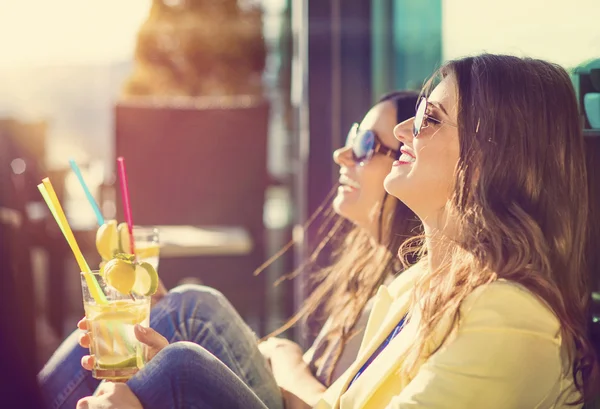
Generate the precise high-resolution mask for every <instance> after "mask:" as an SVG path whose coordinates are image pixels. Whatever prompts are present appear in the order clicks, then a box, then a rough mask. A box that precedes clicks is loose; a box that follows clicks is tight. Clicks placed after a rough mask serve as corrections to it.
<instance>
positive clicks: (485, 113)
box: [404, 54, 598, 399]
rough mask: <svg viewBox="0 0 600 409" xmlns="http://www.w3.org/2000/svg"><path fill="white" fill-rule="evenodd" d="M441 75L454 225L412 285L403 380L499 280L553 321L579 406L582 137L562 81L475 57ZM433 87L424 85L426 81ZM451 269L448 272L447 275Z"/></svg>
mask: <svg viewBox="0 0 600 409" xmlns="http://www.w3.org/2000/svg"><path fill="white" fill-rule="evenodd" d="M439 74H440V75H441V76H442V77H446V76H453V77H454V79H455V80H456V84H457V91H458V132H459V141H460V142H459V144H460V154H459V161H458V164H457V168H456V173H455V177H456V179H455V187H454V195H453V197H452V199H451V200H450V202H449V204H448V208H449V211H450V212H451V213H452V216H453V217H454V218H455V220H456V221H457V227H458V230H457V237H456V238H453V239H454V242H455V246H454V248H453V257H452V261H451V263H450V265H446V266H443V267H442V268H440V269H438V270H435V271H431V272H428V273H427V274H426V275H427V276H426V277H425V278H424V279H423V280H422V281H420V283H419V284H418V285H417V287H416V291H415V295H414V297H415V299H419V305H420V307H417V308H419V309H420V311H421V313H422V323H421V328H420V331H419V335H418V337H417V339H416V340H415V348H414V350H413V351H412V352H411V353H410V355H411V357H410V359H408V360H407V366H406V367H405V368H404V370H405V371H410V370H411V369H412V368H414V366H415V365H416V362H417V361H418V360H419V359H420V358H424V357H423V356H422V354H423V351H422V344H423V342H424V340H426V339H427V338H428V337H429V336H430V335H431V334H432V331H433V328H434V327H435V326H436V325H437V323H439V321H440V318H441V317H442V316H443V315H444V314H448V313H450V314H453V316H454V319H455V321H456V320H457V319H458V311H459V307H460V303H461V302H462V301H463V300H464V298H465V297H466V296H468V295H469V294H470V293H471V292H472V291H473V290H474V289H475V288H476V287H478V286H480V285H482V284H485V283H489V282H492V281H494V280H497V279H499V278H503V279H506V280H510V281H513V282H516V283H519V284H521V285H523V286H525V287H526V288H528V289H529V290H530V291H532V292H533V293H534V294H536V295H537V296H538V297H540V298H541V299H542V300H544V301H545V302H546V303H547V304H548V305H549V306H550V308H551V309H552V310H553V312H554V314H555V315H556V316H557V318H558V320H559V321H560V324H561V328H562V333H563V339H564V340H565V342H566V343H567V347H568V349H569V351H570V352H571V362H572V372H573V378H574V381H575V385H576V387H577V388H578V390H579V391H580V392H581V393H582V396H583V398H584V399H585V398H589V397H591V396H592V393H593V391H592V389H593V388H594V386H597V385H598V383H597V382H598V381H597V379H598V378H597V376H598V365H597V361H596V356H595V353H594V351H593V348H592V346H591V344H590V341H589V339H588V335H587V334H588V327H589V325H590V324H591V320H590V318H589V314H588V304H589V299H590V293H589V286H588V267H587V265H586V259H585V254H584V253H585V247H586V240H587V233H588V232H587V231H586V225H587V221H588V193H587V176H586V167H585V156H584V149H583V134H582V130H581V125H580V119H579V118H580V117H579V111H578V106H577V100H576V98H575V93H574V90H573V87H572V85H571V82H570V79H569V76H568V74H567V73H566V72H565V70H564V69H563V68H561V67H559V66H558V65H554V64H551V63H548V62H545V61H541V60H536V59H529V58H517V57H513V56H504V55H489V54H484V55H480V56H476V57H468V58H464V59H460V60H456V61H451V62H449V63H447V64H446V65H444V66H443V67H442V68H441V70H440V72H439ZM430 84H431V82H430ZM449 270H450V271H449Z"/></svg>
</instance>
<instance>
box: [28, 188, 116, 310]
mask: <svg viewBox="0 0 600 409" xmlns="http://www.w3.org/2000/svg"><path fill="white" fill-rule="evenodd" d="M38 189H39V191H40V193H41V194H42V197H43V198H44V201H45V202H46V204H47V205H48V208H49V209H50V212H51V213H52V216H54V219H55V220H56V223H57V224H58V227H59V228H60V230H61V231H62V233H63V235H64V236H65V239H66V240H67V243H68V244H69V247H71V251H72V252H73V255H74V256H75V260H77V264H78V265H79V269H80V270H81V271H82V272H83V273H84V274H83V276H84V277H85V280H86V282H87V285H88V288H89V290H90V295H91V296H92V298H94V300H95V301H96V303H98V304H106V303H107V301H106V297H105V296H104V294H103V293H102V290H101V289H100V286H99V285H98V282H97V281H96V277H94V275H93V274H92V271H91V270H90V267H89V266H88V264H87V262H86V261H85V258H83V253H81V250H80V249H79V245H78V244H77V241H75V236H74V235H73V231H72V230H71V226H69V223H68V222H67V217H66V216H65V212H64V211H63V209H62V207H61V205H60V202H59V201H58V197H57V196H56V192H55V191H54V187H52V183H51V182H50V179H48V178H44V179H43V180H42V183H40V184H39V185H38Z"/></svg>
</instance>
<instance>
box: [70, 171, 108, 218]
mask: <svg viewBox="0 0 600 409" xmlns="http://www.w3.org/2000/svg"><path fill="white" fill-rule="evenodd" d="M69 164H70V165H71V169H73V172H75V175H77V179H79V183H80V184H81V187H82V188H83V191H84V192H85V195H86V196H87V199H88V202H90V204H91V205H92V209H94V213H96V219H97V220H98V226H102V225H103V224H104V217H102V213H101V212H100V208H99V207H98V203H96V200H94V196H92V193H91V192H90V189H88V187H87V185H86V183H85V180H83V175H82V174H81V170H80V169H79V166H77V164H76V163H75V161H74V160H73V159H69Z"/></svg>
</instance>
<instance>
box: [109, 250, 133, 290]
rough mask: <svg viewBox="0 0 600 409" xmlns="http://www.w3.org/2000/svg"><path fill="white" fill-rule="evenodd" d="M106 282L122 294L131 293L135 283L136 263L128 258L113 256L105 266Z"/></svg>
mask: <svg viewBox="0 0 600 409" xmlns="http://www.w3.org/2000/svg"><path fill="white" fill-rule="evenodd" d="M104 277H105V278H106V282H107V283H108V284H109V285H110V286H112V287H114V288H115V289H116V290H117V291H118V292H120V293H121V294H129V292H130V291H131V289H132V287H133V284H134V283H135V279H136V273H135V267H134V264H133V263H132V262H130V261H127V260H122V259H119V258H113V259H112V260H110V261H109V262H108V263H106V265H105V266H104Z"/></svg>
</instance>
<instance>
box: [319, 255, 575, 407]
mask: <svg viewBox="0 0 600 409" xmlns="http://www.w3.org/2000/svg"><path fill="white" fill-rule="evenodd" d="M420 272H421V270H420V268H419V267H418V266H415V267H413V268H411V269H410V270H408V271H405V272H404V273H403V274H401V275H400V276H399V277H398V278H396V279H395V280H394V281H393V282H392V283H391V284H390V285H389V287H386V286H382V287H381V288H380V289H379V291H378V293H377V295H376V297H375V303H374V305H373V309H372V311H371V314H370V316H369V321H368V323H367V327H366V329H365V335H364V338H363V342H362V344H361V348H360V351H359V354H358V357H357V359H356V361H355V362H354V363H353V364H352V365H351V366H350V368H349V369H348V370H347V371H346V372H345V373H344V374H343V375H342V376H341V377H340V378H338V380H337V381H336V382H335V383H334V384H333V385H331V387H330V388H329V389H327V391H326V392H325V394H324V396H323V398H322V399H321V400H320V402H318V403H317V405H316V406H315V408H317V409H332V408H336V409H337V408H339V409H375V408H377V409H380V408H389V409H392V408H393V409H409V408H410V409H421V408H423V409H425V408H427V409H463V408H468V409H471V408H473V409H563V408H564V409H567V408H573V406H567V405H566V402H569V401H571V400H572V399H573V398H577V397H578V395H577V393H576V392H575V391H574V388H573V382H572V378H571V375H570V373H571V369H570V368H567V366H568V364H567V362H566V358H565V356H566V355H565V351H564V348H562V347H561V344H562V342H561V335H560V325H559V322H558V320H557V318H556V317H555V315H554V314H553V313H552V312H551V311H550V310H549V308H548V307H547V306H546V304H545V303H543V302H542V301H541V300H540V299H539V298H537V297H536V296H534V295H533V294H532V293H530V292H529V291H528V290H526V289H525V288H524V287H522V286H520V285H518V284H515V283H511V282H508V281H503V280H500V281H497V282H494V283H492V284H488V285H486V286H482V287H480V288H478V289H477V290H476V291H474V292H473V293H472V294H471V295H469V296H468V297H467V298H466V299H465V300H464V301H463V304H462V306H461V310H460V320H459V323H458V325H457V327H456V328H454V329H453V330H452V336H451V337H449V339H448V340H446V342H444V343H443V345H442V335H443V334H444V333H445V332H446V330H447V329H448V328H449V325H451V324H450V323H451V320H450V318H449V317H446V318H444V319H442V321H441V323H440V325H439V326H438V327H437V328H436V330H435V332H434V336H433V337H432V339H431V340H430V341H429V342H428V343H427V344H426V345H425V352H426V353H427V355H430V354H431V353H432V352H433V351H435V350H436V349H437V348H438V347H440V345H442V346H441V348H440V349H439V350H438V351H437V352H435V353H433V354H432V355H430V356H429V358H428V359H427V360H425V361H424V362H421V363H420V365H418V368H416V369H415V371H414V372H413V373H411V374H409V375H403V374H402V373H401V371H400V369H401V366H402V363H403V361H402V355H403V353H404V352H405V351H407V350H408V348H411V347H412V340H413V339H414V337H415V334H416V329H417V326H418V322H419V316H418V315H417V314H414V315H413V316H412V318H411V320H410V321H409V322H408V323H407V324H406V325H405V326H404V328H403V329H402V331H401V332H400V333H399V334H398V335H397V336H396V338H394V339H393V340H392V341H391V342H390V343H389V344H388V346H387V347H386V348H385V349H384V350H383V351H382V352H381V354H380V355H379V356H378V357H377V358H376V359H375V360H374V361H373V362H372V363H371V364H370V365H369V366H368V368H367V369H366V370H365V371H364V372H363V373H362V375H361V376H360V377H359V378H358V379H357V380H356V381H355V382H354V383H353V384H352V386H351V387H350V388H348V384H349V382H350V381H351V380H352V378H354V376H355V374H356V373H357V372H358V370H359V369H360V368H361V367H362V365H363V364H364V363H365V361H366V360H367V359H368V358H369V357H370V356H371V354H372V353H373V351H374V350H375V349H377V347H378V346H379V345H380V344H381V343H382V342H383V341H384V340H385V338H386V337H387V336H388V334H389V333H390V332H391V331H392V330H393V329H394V327H395V326H396V325H397V324H398V322H399V321H400V319H401V318H402V317H403V316H404V315H405V314H406V313H407V311H408V308H409V301H410V292H411V291H410V290H411V289H412V288H413V286H414V284H415V282H416V280H417V278H418V276H419V274H420ZM563 391H564V392H565V393H562V392H563ZM579 407H580V406H579ZM575 408H577V406H576V407H575Z"/></svg>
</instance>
